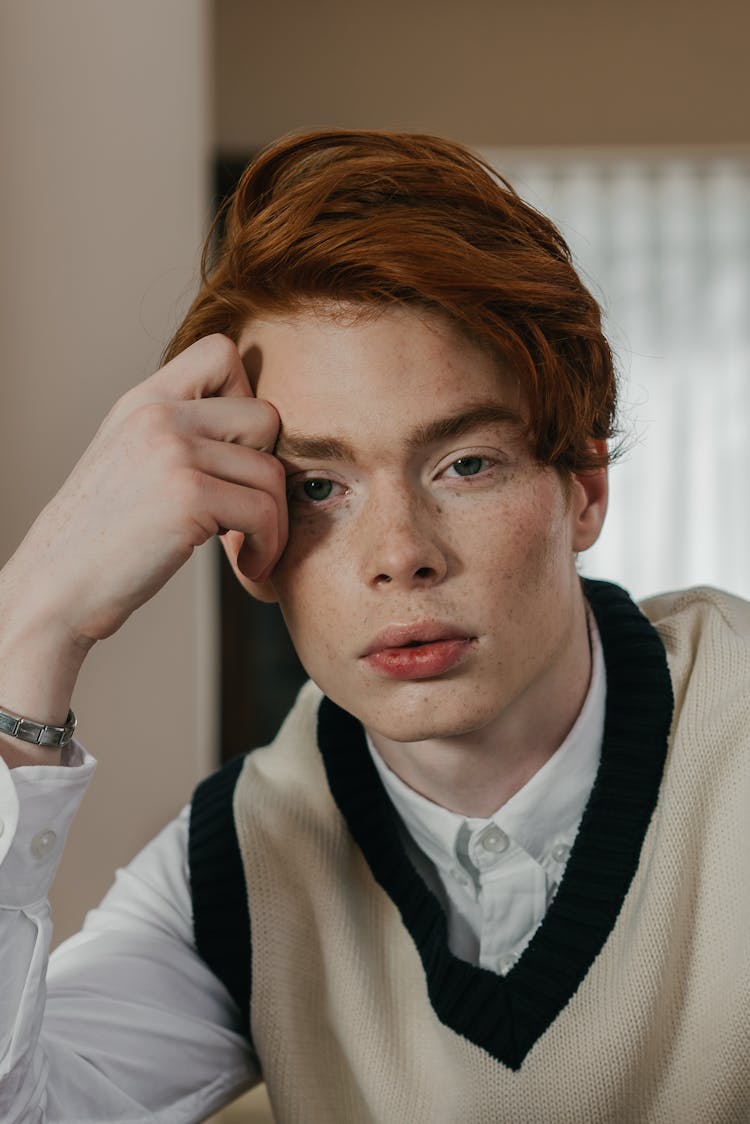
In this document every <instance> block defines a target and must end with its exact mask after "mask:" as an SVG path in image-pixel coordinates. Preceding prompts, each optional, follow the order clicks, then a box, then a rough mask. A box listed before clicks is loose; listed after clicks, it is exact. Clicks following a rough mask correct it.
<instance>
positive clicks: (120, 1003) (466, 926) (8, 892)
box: [0, 631, 606, 1124]
mask: <svg viewBox="0 0 750 1124" xmlns="http://www.w3.org/2000/svg"><path fill="white" fill-rule="evenodd" d="M592 646H593V653H594V660H593V673H592V680H591V686H590V688H589V692H588V695H587V699H586V702H585V704H584V707H583V709H582V711H581V714H580V716H579V718H578V720H577V722H576V724H575V726H574V727H573V729H572V730H571V732H570V734H569V735H568V737H567V738H566V740H565V742H564V743H563V745H562V746H560V748H559V749H558V750H557V752H556V753H555V754H554V755H553V757H552V758H551V759H550V760H549V761H548V762H547V764H546V765H545V766H544V768H543V769H541V770H540V771H539V772H538V773H537V774H535V776H534V777H532V778H531V780H530V781H529V782H528V783H527V784H526V785H525V786H524V788H523V789H521V790H520V791H519V792H518V793H517V794H516V795H515V796H514V797H513V798H512V799H511V800H509V801H508V802H507V804H505V806H504V807H503V808H501V809H499V810H498V812H496V813H495V815H494V816H491V817H490V818H489V819H488V820H472V819H464V818H463V817H461V816H457V815H455V814H454V813H452V812H448V811H446V810H445V809H443V808H440V807H438V806H437V805H435V804H432V803H431V802H430V801H428V800H425V799H424V797H421V796H419V795H418V794H417V793H415V792H413V791H412V790H411V789H409V788H408V787H407V786H406V785H405V784H404V783H403V782H402V781H400V780H399V778H398V777H397V776H396V775H395V774H394V773H392V772H391V771H390V770H389V769H388V768H387V767H386V766H385V764H384V763H383V762H382V760H381V759H380V758H379V757H378V755H377V754H374V759H375V763H376V765H377V767H378V770H379V772H380V775H381V776H382V778H383V781H384V784H385V786H386V789H387V791H388V793H389V795H390V797H391V799H392V801H393V803H394V805H395V806H396V809H397V811H398V813H399V815H400V817H401V820H402V822H403V824H404V829H405V836H406V841H407V846H408V848H409V853H410V855H411V857H412V859H413V861H415V863H416V864H417V865H418V867H419V869H420V871H421V872H422V874H423V876H424V877H425V878H426V880H427V881H428V883H429V884H430V885H431V887H432V888H433V890H434V891H435V892H436V893H437V894H438V896H439V897H440V898H441V900H442V901H443V903H444V906H445V909H446V912H447V915H448V918H449V940H450V944H451V948H452V949H453V951H454V952H455V953H456V954H457V955H459V956H461V957H463V958H464V959H467V960H470V961H471V962H472V963H479V964H481V965H483V966H485V967H489V968H492V969H493V970H495V971H501V972H505V971H507V970H508V969H509V968H510V967H511V966H512V963H513V962H514V960H515V958H516V957H517V956H518V954H519V953H520V951H522V949H523V947H524V946H525V944H526V943H527V942H528V940H529V939H530V938H531V936H532V935H533V932H534V929H535V928H536V926H537V925H538V924H539V922H540V920H541V919H542V917H543V916H544V912H545V911H546V908H547V906H548V904H549V902H550V901H551V899H552V896H553V895H554V893H555V890H556V888H557V886H558V884H559V881H560V878H561V877H562V872H563V870H564V867H565V860H566V858H567V853H568V850H569V848H570V846H571V844H572V842H573V840H574V838H575V833H576V831H577V828H578V824H579V822H580V817H581V813H582V811H583V807H584V805H585V803H586V800H587V798H588V794H589V791H590V788H591V784H592V783H593V778H594V774H595V772H596V765H597V763H598V757H599V749H600V743H601V733H602V726H603V714H604V697H605V692H606V687H605V681H604V668H603V661H602V657H601V650H600V647H599V641H598V636H597V635H596V632H595V631H594V632H593V633H592ZM94 764H95V763H94V761H93V758H91V757H90V756H88V755H87V754H86V753H85V751H84V750H83V749H82V748H81V747H80V746H78V745H76V744H75V743H74V744H73V745H72V746H71V747H69V748H68V750H67V751H66V752H65V757H64V761H63V764H62V765H60V766H59V767H49V766H48V767H44V768H39V767H33V766H26V767H22V768H18V769H14V770H9V769H8V768H7V767H6V766H5V764H4V762H2V760H0V965H2V969H1V971H0V1120H2V1121H3V1124H31V1122H34V1124H37V1122H39V1124H41V1122H42V1121H46V1124H63V1122H64V1124H104V1122H105V1121H106V1122H111V1124H125V1122H126V1121H127V1122H128V1124H135V1122H140V1121H143V1122H145V1121H150V1122H153V1124H167V1122H169V1124H195V1122H198V1121H200V1120H203V1119H204V1118H205V1117H206V1116H209V1115H211V1113H213V1112H216V1111H218V1110H219V1108H221V1107H222V1106H223V1105H225V1104H227V1103H228V1102H229V1101H231V1100H233V1099H234V1098H235V1097H237V1096H239V1094H240V1093H241V1092H243V1091H244V1090H245V1089H247V1088H248V1087H250V1086H251V1085H253V1084H255V1083H257V1081H258V1080H259V1079H260V1074H259V1067H258V1064H257V1060H256V1058H255V1057H254V1055H253V1052H252V1049H251V1048H250V1046H249V1045H248V1043H247V1040H246V1039H245V1037H244V1036H243V1034H242V1033H241V1030H240V1020H239V1013H238V1011H237V1008H236V1005H235V1004H234V1002H233V1000H232V999H231V997H230V996H229V994H228V993H227V991H226V989H225V988H224V986H223V984H221V983H220V982H219V980H217V979H216V977H215V976H214V975H213V974H212V973H211V972H210V971H209V969H208V968H207V967H206V965H205V964H204V963H203V961H202V960H201V959H200V957H199V956H198V954H197V952H196V950H195V946H194V942H193V926H192V908H191V898H190V885H189V872H188V863H187V835H188V817H189V809H187V808H186V809H184V810H183V812H182V813H181V814H180V816H178V817H177V819H175V820H174V821H172V823H170V824H169V825H168V826H167V827H166V828H165V829H164V830H163V831H162V832H161V834H160V835H158V836H157V837H156V838H155V839H154V840H152V841H151V842H150V843H149V844H148V845H147V846H146V847H145V848H144V850H143V851H142V852H141V853H140V854H139V855H138V856H137V857H136V858H135V859H134V860H133V861H132V862H131V863H130V865H129V866H128V867H127V868H125V869H124V870H120V871H118V873H117V875H116V878H115V882H114V884H113V886H112V888H111V889H110V890H109V892H108V893H107V895H106V896H105V898H104V899H103V901H102V902H101V904H100V905H99V906H98V907H97V908H96V909H94V910H92V911H91V912H90V913H89V914H88V915H87V917H86V920H85V922H84V926H83V929H82V930H81V932H80V933H79V934H77V935H76V936H75V937H72V938H71V939H70V940H68V941H66V942H65V943H64V944H63V945H61V946H60V947H59V948H58V949H57V950H56V952H55V953H54V955H53V956H52V958H51V959H50V962H49V969H48V972H47V991H46V992H45V967H46V964H47V955H48V948H49V941H50V933H51V924H50V917H49V905H48V901H47V895H48V891H49V887H50V884H51V882H52V879H53V877H54V873H55V870H56V868H57V864H58V861H59V857H60V854H61V851H62V848H63V845H64V841H65V837H66V834H67V830H68V827H69V825H70V823H71V821H72V819H73V816H74V815H75V811H76V809H77V807H78V805H79V803H80V801H81V799H82V796H83V793H84V791H85V788H86V786H87V784H88V782H89V780H90V778H91V775H92V773H93V769H94ZM509 901H510V902H511V907H510V908H509V907H508V903H509ZM45 998H46V1007H45Z"/></svg>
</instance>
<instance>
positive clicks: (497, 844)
mask: <svg viewBox="0 0 750 1124" xmlns="http://www.w3.org/2000/svg"><path fill="white" fill-rule="evenodd" d="M479 842H480V844H481V845H482V847H483V848H484V850H485V851H491V852H492V854H493V855H499V854H501V853H502V852H503V851H507V849H508V846H509V844H510V840H509V839H508V836H507V835H506V834H505V832H504V831H501V830H500V828H499V827H494V826H493V827H486V828H485V829H484V831H483V832H482V833H481V835H480V836H479Z"/></svg>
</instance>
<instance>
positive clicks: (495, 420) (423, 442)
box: [274, 402, 524, 461]
mask: <svg viewBox="0 0 750 1124" xmlns="http://www.w3.org/2000/svg"><path fill="white" fill-rule="evenodd" d="M482 425H506V426H508V425H510V426H513V427H514V428H516V429H521V428H523V425H524V422H523V418H522V417H521V415H520V414H519V413H518V412H517V411H516V410H513V409H511V407H510V406H503V405H501V404H500V403H499V402H480V403H478V404H477V405H475V406H471V407H470V408H469V409H467V410H462V411H461V412H460V413H458V414H449V415H448V416H447V417H444V418H436V419H435V420H434V421H430V422H424V423H423V424H420V425H418V426H417V427H416V428H415V429H413V430H412V432H411V433H410V434H408V436H407V437H406V440H405V441H404V447H405V448H406V449H407V451H409V452H413V451H415V450H418V449H423V448H425V447H426V446H428V445H435V444H437V443H438V442H440V441H447V440H449V439H450V438H452V437H461V436H463V434H465V433H468V432H470V431H471V430H472V429H477V428H478V427H479V426H482ZM274 452H275V453H276V455H277V456H279V457H290V458H294V457H296V458H298V459H300V460H305V459H307V460H332V461H355V460H356V459H357V453H356V450H355V448H354V446H353V445H352V444H351V443H350V442H349V441H346V440H343V439H342V438H338V437H325V436H318V435H315V434H303V433H299V432H297V431H295V430H289V431H287V430H284V429H283V426H282V431H281V434H280V435H279V440H278V442H277V445H276V449H275V450H274Z"/></svg>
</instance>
